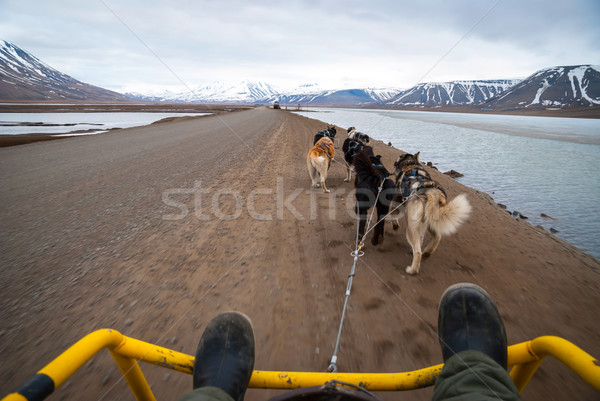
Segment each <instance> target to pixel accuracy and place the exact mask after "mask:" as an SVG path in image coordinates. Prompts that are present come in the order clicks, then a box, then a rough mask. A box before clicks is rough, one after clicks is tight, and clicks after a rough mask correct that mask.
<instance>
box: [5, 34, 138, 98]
mask: <svg viewBox="0 0 600 401" xmlns="http://www.w3.org/2000/svg"><path fill="white" fill-rule="evenodd" d="M0 99H2V100H15V99H17V100H37V101H44V100H76V101H117V102H129V101H132V99H131V98H129V97H127V96H125V95H123V94H120V93H117V92H113V91H110V90H108V89H104V88H100V87H97V86H93V85H89V84H86V83H84V82H81V81H78V80H76V79H75V78H73V77H71V76H69V75H67V74H64V73H62V72H60V71H58V70H56V69H54V68H52V67H50V66H49V65H47V64H46V63H44V62H43V61H41V60H40V59H38V58H37V57H35V56H33V55H32V54H30V53H28V52H26V51H25V50H23V49H21V48H20V47H18V46H16V45H14V44H12V43H10V42H7V41H4V40H0Z"/></svg>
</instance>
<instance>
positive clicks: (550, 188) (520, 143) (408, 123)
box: [298, 109, 600, 258]
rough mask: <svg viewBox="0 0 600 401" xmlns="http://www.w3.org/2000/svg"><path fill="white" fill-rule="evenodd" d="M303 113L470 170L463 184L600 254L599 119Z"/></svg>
mask: <svg viewBox="0 0 600 401" xmlns="http://www.w3.org/2000/svg"><path fill="white" fill-rule="evenodd" d="M298 114H302V115H305V116H307V117H310V118H315V119H318V120H321V121H324V122H326V123H329V124H336V125H338V126H341V127H344V128H348V127H351V126H354V127H356V128H357V130H358V131H360V132H364V133H366V134H368V135H370V136H371V137H373V138H375V139H378V140H381V141H384V142H386V143H387V142H391V143H392V144H393V145H394V147H396V148H398V149H401V150H404V151H407V152H410V153H416V152H418V151H420V152H421V160H422V161H431V162H433V163H434V165H436V167H437V168H438V169H439V170H440V171H448V170H450V169H454V170H456V171H458V172H460V173H462V174H464V175H465V176H464V177H462V178H459V179H458V181H459V182H461V183H462V184H464V185H467V186H469V187H472V188H475V189H478V190H480V191H483V192H486V193H488V194H490V195H491V196H492V197H493V198H494V200H495V201H496V202H498V203H502V204H504V205H506V206H507V207H508V210H510V211H515V210H517V211H519V212H521V213H522V214H523V215H525V216H527V217H528V218H529V219H528V221H529V222H530V223H531V224H533V225H541V226H543V227H544V228H545V229H547V230H551V229H554V230H558V232H557V233H556V235H557V236H558V237H560V238H562V239H564V240H565V241H568V242H570V243H572V244H574V245H575V246H577V247H578V248H580V249H582V250H584V251H585V252H587V253H589V254H591V255H593V256H595V257H596V258H600V173H599V168H600V120H598V119H578V118H556V117H530V116H506V115H488V114H459V113H436V112H418V111H399V110H394V111H385V110H353V109H312V110H311V111H310V112H305V113H304V112H298ZM323 128H325V127H323ZM344 136H345V132H340V133H338V137H341V138H344ZM340 143H341V142H340ZM392 163H393V161H389V162H386V164H387V166H386V167H387V168H388V170H393V165H392ZM542 213H545V214H547V215H549V216H552V217H554V218H555V219H557V220H553V219H549V218H543V217H541V214H542Z"/></svg>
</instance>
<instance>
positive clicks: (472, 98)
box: [385, 79, 520, 106]
mask: <svg viewBox="0 0 600 401" xmlns="http://www.w3.org/2000/svg"><path fill="white" fill-rule="evenodd" d="M519 82H520V80H511V79H503V80H484V81H453V82H444V83H421V84H418V85H416V86H414V87H412V88H410V89H408V90H406V91H403V92H402V93H400V94H398V96H396V97H395V98H393V99H391V100H389V101H387V102H385V103H386V104H388V105H395V106H455V105H474V104H480V103H483V102H485V101H487V100H489V99H491V98H493V97H494V96H498V95H499V94H501V93H503V92H504V91H506V90H507V89H508V88H510V87H512V86H513V85H515V84H517V83H519Z"/></svg>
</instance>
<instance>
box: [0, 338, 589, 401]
mask: <svg viewBox="0 0 600 401" xmlns="http://www.w3.org/2000/svg"><path fill="white" fill-rule="evenodd" d="M103 349H107V350H108V351H109V352H110V354H111V355H112V357H113V359H114V360H115V363H116V365H117V367H118V369H119V370H120V371H121V374H122V375H123V378H124V379H125V381H126V382H127V383H128V385H129V388H130V390H131V392H132V393H133V396H134V397H135V399H136V400H138V401H142V400H148V401H150V400H155V397H154V394H153V393H152V390H151V389H150V386H149V384H148V382H147V381H146V379H145V377H144V374H143V372H142V369H141V367H140V365H139V364H138V361H143V362H145V363H149V364H154V365H157V366H160V367H163V368H165V369H170V370H173V371H176V372H180V373H187V374H190V375H191V374H192V369H193V365H194V357H193V356H191V355H186V354H184V353H180V352H177V351H173V350H170V349H168V348H164V347H161V346H158V345H154V344H150V343H147V342H144V341H141V340H137V339H134V338H131V337H127V336H125V335H123V334H121V333H119V332H118V331H116V330H112V329H102V330H97V331H94V332H92V333H90V334H88V335H87V336H85V337H83V338H82V339H81V340H79V341H78V342H76V343H75V344H74V345H72V346H71V347H70V348H68V349H67V350H66V351H64V352H63V353H62V354H61V355H59V356H58V357H57V358H56V359H54V360H53V361H52V362H50V363H49V364H48V365H46V366H45V367H43V368H42V369H41V370H39V371H38V372H37V374H35V375H34V376H33V377H32V378H31V379H30V380H29V381H27V382H26V383H24V384H23V385H21V386H20V387H19V388H18V389H17V390H16V391H15V392H14V393H11V394H9V395H7V396H6V397H4V398H3V399H2V401H23V400H42V399H44V398H46V397H47V396H49V395H50V394H52V393H53V392H54V391H55V389H57V388H59V387H60V386H61V385H62V384H64V383H65V381H66V380H67V379H69V377H71V375H73V374H74V373H75V372H76V371H77V370H78V369H80V368H81V367H83V366H84V365H85V364H86V362H87V361H88V360H90V359H91V358H93V357H94V355H96V354H97V353H98V352H100V351H101V350H103ZM548 356H551V357H553V358H555V359H557V360H558V361H560V362H561V363H563V364H564V365H566V366H567V367H568V368H569V369H570V370H572V371H573V372H574V374H576V375H578V376H579V377H580V378H581V379H583V381H585V382H586V383H587V384H589V385H590V386H592V387H593V388H594V389H596V390H597V391H599V392H600V362H599V361H598V360H597V359H596V358H593V357H592V356H591V355H590V354H588V353H587V352H585V351H584V350H582V349H581V348H579V347H578V346H576V345H574V344H572V343H571V342H569V341H567V340H565V339H563V338H560V337H554V336H543V337H538V338H535V339H533V340H530V341H526V342H523V343H519V344H515V345H511V346H509V347H508V366H509V368H511V369H510V372H509V373H510V376H511V378H512V379H513V381H514V383H515V385H516V387H517V389H518V390H519V391H520V392H522V391H523V390H524V389H525V387H526V386H527V384H528V383H529V382H530V380H531V379H532V377H533V376H534V374H535V373H536V371H537V369H538V367H539V366H540V364H541V363H542V362H543V361H544V359H545V358H546V357H548ZM442 367H443V364H439V365H435V366H431V367H426V368H423V369H419V370H416V371H411V372H400V373H338V372H335V373H329V372H278V371H264V370H254V371H253V373H252V378H251V379H250V384H249V388H259V389H283V390H291V391H288V392H284V393H282V394H281V395H280V396H278V397H277V399H278V400H281V401H284V400H288V401H290V400H300V399H303V400H306V399H310V400H331V399H335V400H374V399H377V398H374V397H375V396H373V395H372V392H374V391H409V390H416V389H420V388H424V387H428V386H432V385H433V384H434V383H435V380H436V378H437V376H438V374H439V373H440V372H441V370H442Z"/></svg>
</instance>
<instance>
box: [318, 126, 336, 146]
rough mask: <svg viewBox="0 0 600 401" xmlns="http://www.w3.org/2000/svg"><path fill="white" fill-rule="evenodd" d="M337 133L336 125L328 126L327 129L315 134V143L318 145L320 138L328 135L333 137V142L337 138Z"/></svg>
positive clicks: (330, 137)
mask: <svg viewBox="0 0 600 401" xmlns="http://www.w3.org/2000/svg"><path fill="white" fill-rule="evenodd" d="M335 134H336V130H335V127H327V129H325V130H324V131H319V132H317V133H316V134H315V138H314V140H313V145H316V144H317V142H319V140H320V139H321V138H323V137H327V138H329V139H331V142H333V139H334V138H335Z"/></svg>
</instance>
